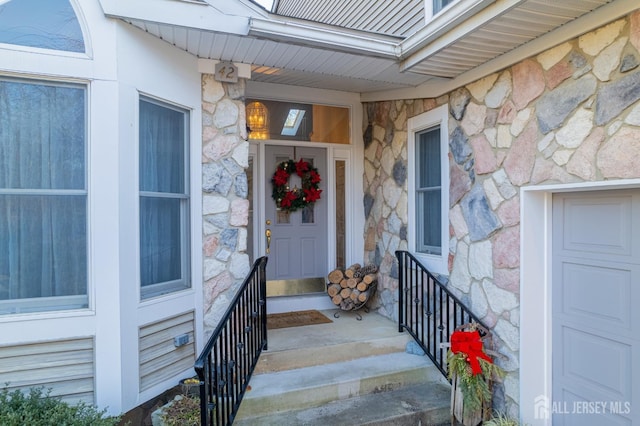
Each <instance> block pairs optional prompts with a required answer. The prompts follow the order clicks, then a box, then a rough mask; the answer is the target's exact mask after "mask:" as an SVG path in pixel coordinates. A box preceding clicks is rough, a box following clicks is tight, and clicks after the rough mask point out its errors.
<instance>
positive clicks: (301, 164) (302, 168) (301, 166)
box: [296, 158, 309, 177]
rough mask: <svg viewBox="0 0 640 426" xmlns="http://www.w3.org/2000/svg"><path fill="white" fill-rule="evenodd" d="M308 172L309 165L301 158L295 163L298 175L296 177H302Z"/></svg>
mask: <svg viewBox="0 0 640 426" xmlns="http://www.w3.org/2000/svg"><path fill="white" fill-rule="evenodd" d="M308 171H309V163H307V162H306V161H304V160H303V159H302V158H301V159H300V161H298V162H297V163H296V173H297V174H298V176H300V177H302V176H303V175H304V174H305V173H306V172H308Z"/></svg>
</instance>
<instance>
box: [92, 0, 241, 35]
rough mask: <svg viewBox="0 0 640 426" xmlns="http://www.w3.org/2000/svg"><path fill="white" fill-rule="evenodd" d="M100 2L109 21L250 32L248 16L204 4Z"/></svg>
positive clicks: (168, 0) (167, 0) (139, 0)
mask: <svg viewBox="0 0 640 426" xmlns="http://www.w3.org/2000/svg"><path fill="white" fill-rule="evenodd" d="M99 1H100V5H101V6H102V10H103V12H104V14H105V15H106V16H108V17H111V18H119V19H124V20H139V21H144V22H153V23H156V24H161V25H172V26H178V27H184V28H191V29H195V30H201V31H210V32H217V33H226V34H235V35H247V34H248V32H249V20H250V18H249V17H248V16H243V15H229V14H227V13H224V12H222V11H220V10H219V9H217V8H215V7H213V6H211V5H209V4H207V3H200V2H194V1H178V0H164V1H162V2H159V1H157V0H136V1H132V0H99Z"/></svg>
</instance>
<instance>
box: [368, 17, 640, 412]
mask: <svg viewBox="0 0 640 426" xmlns="http://www.w3.org/2000/svg"><path fill="white" fill-rule="evenodd" d="M639 65H640V11H636V12H635V13H633V14H631V15H630V16H628V17H626V18H625V19H620V20H618V21H615V22H612V23H610V24H608V25H606V26H604V27H602V28H600V29H598V30H596V31H593V32H590V33H587V34H585V35H583V36H581V37H579V38H577V39H574V40H571V41H570V42H566V43H563V44H561V45H559V46H556V47H553V48H551V49H549V50H547V51H545V52H543V53H542V54H540V55H537V56H536V57H532V58H529V59H526V60H524V61H522V62H520V63H518V64H516V65H514V66H512V67H510V68H508V69H506V70H503V71H501V72H498V73H495V74H492V75H489V76H486V77H485V78H483V79H481V80H479V81H476V82H474V83H472V84H469V85H467V86H465V87H462V88H459V89H457V90H455V91H454V92H452V93H449V94H448V95H447V96H443V97H441V98H438V99H421V100H411V101H396V102H380V103H372V104H367V105H366V106H365V123H364V125H365V128H366V131H365V141H364V143H365V148H366V151H365V152H366V156H365V157H366V158H365V179H364V182H365V188H364V190H365V199H364V203H365V214H366V227H365V229H366V235H365V238H366V244H365V259H366V260H367V261H372V262H375V263H376V264H378V265H380V270H381V272H382V274H383V276H384V278H383V279H382V280H380V283H379V287H380V288H379V295H380V297H379V311H380V312H381V313H383V314H385V315H387V316H389V317H394V316H395V315H396V314H395V310H396V304H397V279H396V278H397V271H396V270H395V269H394V268H395V266H394V255H393V253H394V251H395V250H396V249H398V248H400V249H403V248H406V247H407V238H406V236H407V207H406V200H407V182H406V175H407V173H406V167H407V147H406V145H407V119H408V118H409V117H413V116H416V115H418V114H420V113H422V112H424V111H427V110H430V109H433V108H435V107H436V106H438V105H442V104H445V103H448V105H449V112H450V118H449V134H450V141H449V142H450V188H449V190H450V211H449V228H450V238H451V240H450V256H449V269H450V274H449V277H448V279H449V284H448V285H449V287H450V288H451V289H452V290H453V291H454V293H455V294H456V295H457V296H459V297H460V298H461V299H462V300H463V301H465V302H466V303H467V304H468V305H469V306H471V307H472V309H473V311H474V312H475V313H476V315H478V316H479V317H480V318H482V319H483V321H484V322H485V323H486V324H487V325H489V326H490V327H491V328H492V329H493V333H494V336H495V339H494V340H495V344H496V347H497V350H498V351H499V352H500V353H501V354H503V355H504V358H499V359H498V363H499V364H500V365H501V366H502V367H503V368H504V369H505V370H507V371H508V375H507V377H506V379H505V381H504V386H501V387H499V390H498V391H497V394H496V402H497V406H498V408H502V409H504V408H506V409H507V410H508V411H509V412H510V413H511V414H512V415H515V416H516V417H517V412H518V403H519V395H518V371H519V368H520V366H519V365H518V359H519V352H518V350H519V341H520V335H519V317H520V311H519V289H520V282H519V274H520V270H519V267H520V211H519V209H520V187H522V186H528V185H537V184H546V183H573V182H585V181H601V180H610V179H625V178H639V177H640V67H639Z"/></svg>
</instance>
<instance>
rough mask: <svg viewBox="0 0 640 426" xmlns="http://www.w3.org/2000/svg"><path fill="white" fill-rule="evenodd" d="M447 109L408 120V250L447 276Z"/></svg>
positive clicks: (440, 109) (443, 108)
mask: <svg viewBox="0 0 640 426" xmlns="http://www.w3.org/2000/svg"><path fill="white" fill-rule="evenodd" d="M447 119H448V110H447V107H446V105H444V106H441V107H439V108H436V109H434V110H431V111H429V112H426V113H424V114H420V115H418V116H416V117H413V118H411V119H409V123H408V124H409V131H410V133H409V134H410V139H409V147H408V148H409V149H408V151H409V182H408V188H409V233H408V239H409V249H410V250H411V251H412V252H413V253H414V254H415V255H416V256H417V257H418V258H419V259H420V260H421V261H422V263H423V264H424V265H425V266H426V267H427V268H428V269H429V270H431V271H432V272H437V273H442V274H446V273H448V268H447V260H448V255H449V240H448V235H449V220H448V211H449V208H448V207H449V161H448V152H449V148H448V146H449V140H448V125H447Z"/></svg>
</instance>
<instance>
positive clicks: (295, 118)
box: [280, 108, 304, 136]
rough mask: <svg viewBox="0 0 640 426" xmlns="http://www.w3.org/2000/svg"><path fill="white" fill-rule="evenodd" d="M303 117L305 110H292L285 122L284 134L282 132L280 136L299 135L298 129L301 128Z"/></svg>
mask: <svg viewBox="0 0 640 426" xmlns="http://www.w3.org/2000/svg"><path fill="white" fill-rule="evenodd" d="M302 117H304V110H303V109H295V108H291V109H290V110H289V114H287V119H286V120H285V121H284V126H282V132H280V134H281V135H283V136H295V134H296V133H298V127H300V123H301V122H302Z"/></svg>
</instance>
